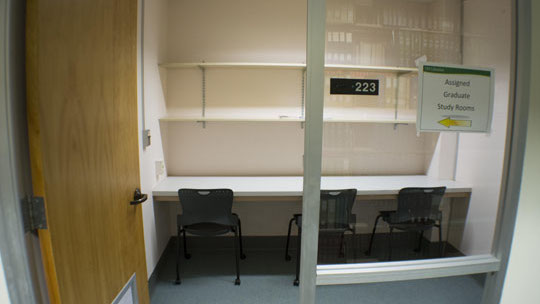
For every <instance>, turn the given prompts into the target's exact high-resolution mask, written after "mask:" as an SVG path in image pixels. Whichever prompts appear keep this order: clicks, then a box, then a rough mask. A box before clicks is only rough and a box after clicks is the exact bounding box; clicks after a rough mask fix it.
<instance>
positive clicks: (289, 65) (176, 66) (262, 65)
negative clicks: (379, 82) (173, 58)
mask: <svg viewBox="0 0 540 304" xmlns="http://www.w3.org/2000/svg"><path fill="white" fill-rule="evenodd" d="M159 66H160V67H163V68H168V69H188V68H198V67H199V68H257V69H272V68H274V69H293V70H302V69H305V68H306V65H305V64H303V63H256V62H186V63H181V62H169V63H160V64H159ZM325 68H326V69H327V70H357V71H366V72H394V73H417V72H418V69H417V68H410V67H390V66H369V65H345V64H326V65H325Z"/></svg>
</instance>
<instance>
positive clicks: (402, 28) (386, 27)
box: [326, 23, 461, 36]
mask: <svg viewBox="0 0 540 304" xmlns="http://www.w3.org/2000/svg"><path fill="white" fill-rule="evenodd" d="M326 27H327V29H334V28H336V27H344V28H345V29H346V30H347V31H351V30H354V29H355V28H357V29H378V30H391V31H407V32H419V33H426V34H439V35H450V36H460V35H461V33H460V32H456V31H444V30H433V29H424V28H420V27H408V26H401V25H384V24H370V23H330V24H328V25H327V26H326Z"/></svg>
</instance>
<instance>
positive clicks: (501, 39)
mask: <svg viewBox="0 0 540 304" xmlns="http://www.w3.org/2000/svg"><path fill="white" fill-rule="evenodd" d="M510 2H511V1H508V0H496V1H493V0H471V1H464V2H463V5H464V16H463V21H464V25H463V27H464V37H463V39H464V42H463V64H465V65H470V66H484V67H493V68H495V102H494V109H493V120H492V126H491V133H489V134H473V133H461V134H460V135H459V141H458V149H459V150H458V159H457V169H456V180H458V181H461V182H465V183H467V184H470V185H471V186H472V188H473V191H472V197H471V200H470V206H469V211H468V217H467V222H466V224H465V231H464V238H463V240H462V244H461V246H460V248H461V250H462V252H464V253H465V254H467V255H473V254H485V253H489V252H491V244H492V241H493V233H494V229H495V219H496V215H497V208H498V203H499V192H500V184H501V178H502V167H503V157H504V145H505V137H506V124H507V109H508V98H509V80H510V76H509V75H510V66H511V61H510V59H511V58H510V51H511V37H510V35H511V32H510V31H511V9H510ZM494 20H497V22H494Z"/></svg>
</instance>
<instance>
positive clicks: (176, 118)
mask: <svg viewBox="0 0 540 304" xmlns="http://www.w3.org/2000/svg"><path fill="white" fill-rule="evenodd" d="M159 120H160V121H165V122H174V121H177V122H305V119H304V118H296V117H277V118H271V117H268V118H266V117H260V118H249V117H182V116H165V117H162V118H160V119H159ZM324 122H341V123H384V124H414V123H416V120H384V119H350V118H345V119H343V118H325V119H324Z"/></svg>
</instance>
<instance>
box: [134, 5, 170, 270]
mask: <svg viewBox="0 0 540 304" xmlns="http://www.w3.org/2000/svg"><path fill="white" fill-rule="evenodd" d="M166 10H167V1H166V0H146V1H145V12H144V52H143V53H144V101H145V108H144V116H145V117H144V119H145V121H146V129H150V130H151V135H152V138H151V140H152V144H151V145H150V146H149V147H146V149H144V150H143V149H142V143H141V147H140V172H141V190H142V192H143V193H147V194H149V196H148V200H147V201H146V202H145V203H144V204H143V207H142V208H143V223H144V241H145V248H146V267H147V273H148V276H150V275H151V274H152V272H153V270H154V268H155V267H156V264H157V262H158V261H159V258H160V256H161V254H162V253H163V250H164V249H165V246H166V245H167V242H168V240H169V231H168V230H169V227H168V221H166V222H164V221H161V220H159V219H161V218H166V217H167V214H168V213H169V211H168V206H164V205H159V204H155V205H154V201H153V198H152V195H151V193H152V188H153V187H154V186H155V185H156V183H157V182H158V180H157V179H156V174H155V162H156V161H159V160H163V159H164V157H163V145H162V140H161V136H162V134H161V129H160V126H159V121H158V118H159V117H161V116H163V115H165V99H164V96H163V89H162V86H161V76H160V71H159V69H158V62H161V60H162V58H164V52H165V45H166V39H165V34H166V22H167V14H166ZM139 112H140V113H142V108H140V111H139ZM141 122H142V121H141ZM141 122H140V123H139V125H140V127H142V126H141ZM139 134H142V130H141V131H140V133H139Z"/></svg>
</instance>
